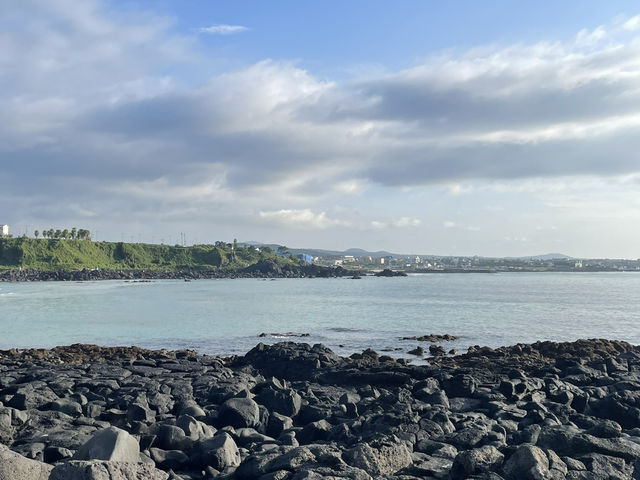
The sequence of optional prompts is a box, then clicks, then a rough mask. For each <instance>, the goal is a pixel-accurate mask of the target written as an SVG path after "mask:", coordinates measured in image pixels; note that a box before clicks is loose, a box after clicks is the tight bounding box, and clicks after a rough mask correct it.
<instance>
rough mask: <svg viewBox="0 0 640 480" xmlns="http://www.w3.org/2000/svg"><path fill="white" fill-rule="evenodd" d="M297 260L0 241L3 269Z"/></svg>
mask: <svg viewBox="0 0 640 480" xmlns="http://www.w3.org/2000/svg"><path fill="white" fill-rule="evenodd" d="M266 259H277V261H278V262H279V263H297V262H295V261H294V260H291V259H288V258H282V257H278V256H277V255H275V254H274V253H273V252H271V251H260V252H258V251H257V250H256V249H255V248H254V247H250V246H239V247H237V248H236V250H235V255H234V252H233V251H232V249H231V248H230V247H229V246H228V245H227V244H223V243H218V244H216V245H195V246H191V247H181V246H169V245H155V244H144V243H123V242H91V241H87V240H62V239H34V238H3V239H0V268H24V269H38V270H81V269H83V268H87V269H95V268H100V269H132V270H161V271H180V270H189V269H192V270H193V269H196V270H210V269H214V268H230V269H234V268H243V267H246V266H249V265H252V264H254V263H256V262H258V261H260V260H266Z"/></svg>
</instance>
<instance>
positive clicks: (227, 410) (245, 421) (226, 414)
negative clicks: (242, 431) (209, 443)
mask: <svg viewBox="0 0 640 480" xmlns="http://www.w3.org/2000/svg"><path fill="white" fill-rule="evenodd" d="M259 423H260V408H259V407H258V404H257V403H256V402H255V401H253V400H252V399H251V398H230V399H229V400H227V401H226V402H224V403H223V404H222V406H221V407H220V411H219V412H218V424H219V426H220V427H225V426H232V427H235V428H246V427H256V426H257V425H258V424H259Z"/></svg>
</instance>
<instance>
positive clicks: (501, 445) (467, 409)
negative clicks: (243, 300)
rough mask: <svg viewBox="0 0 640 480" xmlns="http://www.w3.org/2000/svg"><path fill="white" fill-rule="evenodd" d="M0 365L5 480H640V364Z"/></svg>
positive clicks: (560, 346) (546, 347)
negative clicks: (323, 479)
mask: <svg viewBox="0 0 640 480" xmlns="http://www.w3.org/2000/svg"><path fill="white" fill-rule="evenodd" d="M430 361H431V364H430V365H427V366H411V365H408V364H406V362H404V361H398V360H394V359H392V358H390V357H387V356H384V355H378V354H377V353H376V352H374V351H372V350H366V351H364V352H362V353H361V354H354V355H352V357H350V358H343V357H339V356H337V355H335V354H334V353H333V352H332V351H331V350H329V349H327V348H326V347H323V346H322V345H314V346H311V345H307V344H304V343H294V342H283V343H279V344H275V345H264V344H260V345H258V346H257V347H255V348H254V349H252V350H251V351H250V352H248V353H247V354H246V355H244V356H242V357H231V358H217V357H211V356H200V355H197V354H196V353H195V352H193V351H188V350H187V351H180V352H167V351H150V350H143V349H139V348H135V347H132V348H118V349H109V348H103V347H96V346H85V345H73V346H70V347H59V348H56V349H53V350H38V349H33V350H26V351H18V350H10V351H5V352H0V402H1V403H0V443H2V444H4V445H6V446H8V447H9V448H10V449H8V448H6V447H4V446H0V480H4V479H12V480H15V479H32V478H33V479H42V480H46V479H49V480H59V479H82V480H84V479H87V480H89V479H95V480H98V479H101V480H102V479H113V480H116V479H158V480H166V479H172V480H177V479H205V478H211V479H214V478H216V479H229V480H231V479H234V480H235V479H238V480H243V479H262V480H274V479H281V480H285V479H286V480H302V479H322V478H329V479H358V480H360V479H361V480H367V479H371V478H380V479H389V480H390V479H403V480H414V479H454V480H455V479H465V478H478V479H492V480H499V479H505V480H510V479H513V480H516V479H576V480H577V479H605V478H606V479H636V478H639V477H640V350H639V349H638V347H635V346H633V345H630V344H627V343H624V342H614V341H606V340H583V341H578V342H572V343H551V342H540V343H536V344H532V345H515V346H512V347H506V348H501V349H495V350H492V349H488V348H480V347H475V348H472V349H470V351H469V352H468V353H467V354H465V355H461V356H458V357H446V356H437V357H432V358H430Z"/></svg>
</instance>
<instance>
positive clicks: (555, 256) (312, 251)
mask: <svg viewBox="0 0 640 480" xmlns="http://www.w3.org/2000/svg"><path fill="white" fill-rule="evenodd" d="M241 243H242V244H243V245H252V246H254V247H269V248H271V249H272V250H274V251H276V250H277V249H278V247H279V245H277V244H274V243H271V244H265V243H260V242H254V241H252V242H241ZM288 251H289V253H292V254H293V255H297V254H299V253H306V254H308V255H311V256H314V257H343V256H345V255H353V256H354V257H387V256H391V257H413V256H416V254H406V253H402V254H401V253H391V252H388V251H386V250H378V251H376V252H370V251H369V250H364V249H362V248H348V249H347V250H325V249H321V248H288ZM418 255H419V256H421V257H430V258H446V257H449V256H451V255H425V254H418ZM453 256H455V257H472V256H473V255H453ZM482 258H504V259H505V260H542V261H545V260H570V259H571V258H572V257H570V256H569V255H565V254H564V253H546V254H544V255H530V256H524V257H482Z"/></svg>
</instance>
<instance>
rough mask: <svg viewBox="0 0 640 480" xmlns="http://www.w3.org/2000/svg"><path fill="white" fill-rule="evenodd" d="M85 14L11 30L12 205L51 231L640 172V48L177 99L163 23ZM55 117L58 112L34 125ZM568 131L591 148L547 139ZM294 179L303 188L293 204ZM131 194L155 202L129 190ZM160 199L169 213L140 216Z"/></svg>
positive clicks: (267, 79) (4, 180) (297, 81)
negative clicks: (357, 186)
mask: <svg viewBox="0 0 640 480" xmlns="http://www.w3.org/2000/svg"><path fill="white" fill-rule="evenodd" d="M65 1H69V0H65ZM63 3H64V2H63ZM79 3H81V4H82V5H84V6H85V7H87V8H81V9H80V10H79V11H78V13H77V14H76V15H75V16H73V15H71V16H69V15H68V14H67V13H66V12H65V9H64V8H62V7H59V8H54V7H51V6H50V7H47V9H46V10H42V7H43V5H45V4H48V3H47V2H44V3H43V2H31V3H27V4H26V6H25V5H22V6H21V7H19V10H18V7H15V8H16V10H15V12H17V13H15V12H14V15H13V16H12V20H11V21H12V22H14V25H16V27H17V26H19V25H22V24H24V25H26V26H27V27H29V28H27V30H28V32H29V34H28V35H27V34H25V33H23V31H22V30H21V29H19V28H13V29H9V30H8V31H7V32H6V34H5V35H4V36H3V37H2V38H0V69H1V71H2V74H1V75H0V85H2V86H3V89H2V91H1V92H0V101H2V102H3V103H6V104H7V105H12V106H15V105H18V107H15V112H14V110H10V109H7V111H10V112H11V113H10V115H14V118H13V121H11V120H12V118H7V115H9V114H7V113H6V112H5V113H2V114H0V115H3V118H2V119H3V122H2V123H3V126H0V139H2V142H1V145H0V165H1V167H2V168H1V170H2V172H1V173H0V191H2V192H4V194H6V193H7V192H10V193H11V194H13V195H14V196H13V197H12V198H14V201H15V199H18V198H19V199H22V200H21V202H25V203H24V204H26V205H29V208H31V209H40V211H42V212H51V215H53V212H54V211H57V212H59V211H64V205H69V204H76V203H77V204H81V205H82V206H83V207H85V209H86V210H87V211H96V212H104V211H105V210H108V209H109V208H111V209H116V210H119V211H120V210H125V209H123V208H122V205H124V204H126V205H127V208H128V209H129V211H130V212H131V215H133V212H149V211H153V210H154V209H156V210H158V209H159V208H160V207H166V211H167V212H176V211H180V208H183V209H185V211H190V210H189V209H191V208H195V207H194V205H197V206H200V204H199V203H198V202H199V201H201V202H203V204H206V202H207V201H208V202H209V204H207V205H221V204H222V203H224V202H223V201H222V200H220V198H219V197H221V196H218V197H217V196H216V195H214V194H208V193H206V192H205V193H204V194H202V195H201V196H200V197H199V200H197V201H196V200H193V199H191V198H190V199H188V200H185V199H184V198H182V197H180V196H179V195H177V194H175V198H169V196H170V195H171V191H172V190H171V188H172V187H173V188H175V191H181V189H183V188H188V187H189V186H190V185H195V186H197V185H199V184H200V183H203V182H205V183H206V181H208V180H211V181H212V182H213V180H215V182H213V183H215V185H216V187H215V188H219V189H220V190H222V189H225V188H226V189H229V190H231V191H232V194H236V195H237V196H241V194H243V193H247V194H248V195H247V196H250V194H251V193H252V189H262V191H264V189H271V190H270V191H271V192H273V195H272V197H274V198H266V199H264V200H263V203H269V202H273V205H259V206H258V205H256V204H253V205H243V206H242V208H243V209H244V210H243V212H244V213H247V212H249V213H251V211H253V213H255V212H256V211H258V209H264V211H280V210H281V209H283V208H285V207H286V208H285V209H290V210H296V211H297V210H304V209H305V208H307V207H308V205H306V204H302V205H292V206H286V205H285V206H283V205H282V204H278V201H277V200H276V197H278V198H283V197H284V196H286V195H290V197H294V198H304V197H306V198H307V199H309V202H312V201H313V200H314V199H317V198H320V197H322V196H323V195H326V192H329V191H334V190H333V187H334V186H335V184H336V182H339V181H341V180H348V178H341V177H340V175H341V174H343V172H348V175H349V178H358V179H360V180H361V181H362V182H365V183H369V182H375V183H378V184H382V185H391V186H405V185H426V184H434V183H439V182H449V181H458V180H465V179H520V178H527V177H536V176H545V177H551V176H569V175H580V174H595V175H612V174H619V173H628V172H638V171H640V162H639V161H638V158H637V156H636V155H635V153H634V152H637V151H638V147H639V146H640V145H639V143H640V141H639V140H638V138H640V134H639V133H640V132H638V130H639V126H638V125H640V120H639V119H636V120H633V119H631V118H628V119H625V117H631V116H634V115H637V116H640V88H638V84H639V83H638V80H639V79H640V66H639V65H640V46H639V44H638V43H637V41H635V42H634V41H630V40H627V41H624V42H623V41H620V42H619V43H620V45H621V46H619V47H617V48H612V47H611V46H610V44H609V42H608V41H606V40H603V42H602V44H600V45H595V46H591V47H590V48H589V49H588V50H585V49H582V48H581V47H580V46H577V45H573V44H570V43H569V44H565V45H559V46H556V47H554V46H552V45H551V46H547V47H545V49H546V50H545V49H543V50H545V53H542V54H540V53H539V52H538V50H539V49H537V48H533V47H526V46H513V47H509V48H505V49H503V50H497V51H490V52H488V53H485V54H473V52H471V53H467V54H464V55H460V56H458V57H449V58H444V59H439V60H430V61H427V62H426V63H425V64H424V65H421V66H418V67H416V68H414V69H410V70H406V71H403V72H398V73H396V74H393V75H384V76H383V75H381V76H378V77H375V78H369V79H366V80H354V81H351V82H342V83H335V84H328V83H327V82H322V81H319V80H317V79H315V78H313V76H312V75H311V74H310V73H308V72H305V71H303V70H301V69H299V68H296V67H294V66H292V65H291V64H279V63H277V62H261V63H259V64H257V65H254V66H251V67H248V68H246V69H244V70H239V71H236V72H229V73H226V74H223V75H220V76H218V77H215V78H213V79H211V80H210V81H209V82H208V83H206V84H205V85H200V86H198V87H181V88H178V87H175V86H173V84H172V82H171V81H167V82H166V84H165V82H163V81H161V80H162V78H161V77H162V76H161V75H160V74H158V73H157V72H159V71H170V70H171V69H175V67H176V66H177V65H178V62H180V61H181V60H180V59H181V58H184V57H189V56H190V55H192V53H191V52H192V50H193V49H194V48H195V47H194V45H193V44H191V43H190V40H189V39H187V38H180V37H176V36H175V35H173V34H171V33H169V29H168V27H167V25H166V24H165V23H164V21H163V20H162V19H157V18H152V19H151V20H149V18H148V17H147V16H144V15H141V16H139V17H137V16H134V18H127V21H126V22H123V23H122V24H121V23H119V20H120V17H118V16H117V15H115V14H114V12H110V11H106V10H105V9H101V8H97V6H99V5H102V4H101V3H96V2H92V1H86V2H79ZM49 5H51V4H49ZM67 6H68V5H67ZM12 8H13V7H12ZM43 12H44V14H43ZM69 25H71V26H69ZM37 26H43V27H44V28H42V29H41V30H40V33H36V30H34V29H35V28H36V27H37ZM88 26H91V28H88ZM27 37H28V38H27ZM51 38H58V39H59V40H60V41H59V42H51V41H50V40H51ZM107 40H108V41H107ZM554 48H555V50H554ZM195 49H196V50H197V48H195ZM114 52H115V53H114ZM4 54H6V55H4ZM483 55H484V56H483ZM494 57H497V58H499V59H500V61H496V60H495V58H494ZM51 59H53V61H52V62H50V63H47V61H48V60H51ZM43 65H44V66H46V67H47V68H48V70H47V68H44V67H43ZM460 72H465V75H464V76H463V75H462V74H460ZM147 85H152V86H153V87H149V88H147ZM54 100H55V101H57V100H60V106H59V109H60V111H57V110H56V109H55V108H53V107H52V108H50V109H48V108H45V107H42V108H40V109H34V110H33V111H30V110H29V109H28V108H20V106H21V105H22V103H21V102H27V101H29V102H38V101H43V102H47V101H54ZM12 108H13V107H12ZM43 109H44V111H45V113H46V122H43V121H42V116H43V113H42V110H43ZM598 122H600V123H601V124H602V125H599V126H598V125H596V127H590V126H589V125H590V124H594V123H595V124H597V123H598ZM615 122H618V123H619V124H618V123H615ZM634 122H635V123H634ZM558 124H575V126H576V128H577V129H578V130H579V129H580V128H585V129H586V131H587V133H581V132H578V133H575V132H573V133H572V132H571V131H568V133H563V132H562V131H560V132H554V133H553V135H547V134H545V133H544V130H545V129H547V130H549V129H553V128H555V126H557V125H558ZM589 129H591V130H589ZM569 130H571V129H569ZM504 131H513V132H514V135H515V137H513V138H512V137H509V136H508V135H506V136H501V132H504ZM541 132H542V133H541ZM492 135H495V138H488V137H491V136H492ZM518 135H522V137H523V138H517V137H518ZM319 170H321V171H323V172H328V173H326V174H323V175H322V176H318V175H317V174H315V172H317V171H319ZM334 170H335V172H338V173H334ZM345 175H346V174H345ZM290 179H293V180H299V181H297V182H296V181H292V182H289V183H288V185H289V186H287V187H284V186H283V185H285V184H287V180H290ZM159 180H161V181H162V182H165V183H161V184H154V183H153V182H157V181H159ZM217 182H219V183H217ZM127 183H132V184H136V185H139V186H140V187H139V189H138V190H136V189H129V190H127V191H126V192H125V190H126V189H124V188H120V189H119V188H118V187H122V186H123V185H125V184H127ZM158 185H160V186H158ZM162 186H165V187H166V192H167V198H166V199H163V200H158V198H156V197H154V198H145V197H144V195H142V194H139V195H138V197H137V198H136V192H140V189H144V188H149V189H151V188H157V189H160V188H162ZM212 188H214V187H212ZM285 188H288V189H289V191H280V189H285ZM123 192H124V193H123ZM143 193H144V192H143ZM214 193H216V192H214ZM336 195H338V194H336ZM16 203H19V202H16ZM281 203H283V202H281ZM301 203H304V202H301ZM237 208H240V207H237ZM203 210H204V207H203ZM320 211H322V210H320Z"/></svg>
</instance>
